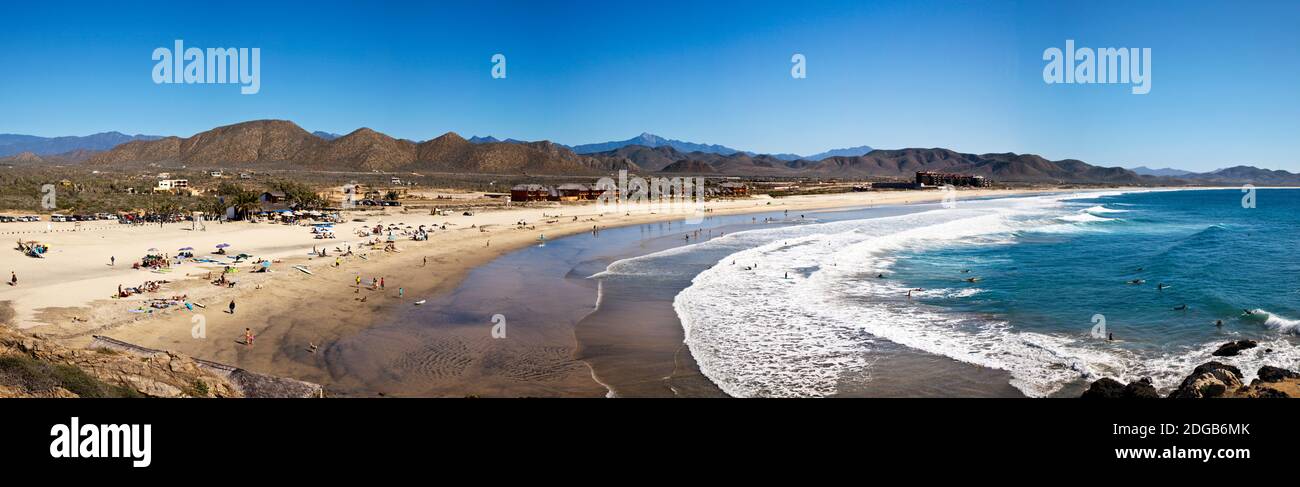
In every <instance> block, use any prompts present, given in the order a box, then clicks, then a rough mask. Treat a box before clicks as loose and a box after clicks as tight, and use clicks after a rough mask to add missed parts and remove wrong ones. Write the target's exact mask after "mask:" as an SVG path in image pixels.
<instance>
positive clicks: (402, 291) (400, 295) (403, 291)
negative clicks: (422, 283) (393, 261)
mask: <svg viewBox="0 0 1300 487" xmlns="http://www.w3.org/2000/svg"><path fill="white" fill-rule="evenodd" d="M404 297H406V288H404V287H399V288H397V299H402V298H404Z"/></svg>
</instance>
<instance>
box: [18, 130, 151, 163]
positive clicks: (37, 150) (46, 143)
mask: <svg viewBox="0 0 1300 487" xmlns="http://www.w3.org/2000/svg"><path fill="white" fill-rule="evenodd" d="M161 138H162V137H160V136H157V135H140V134H136V135H127V134H124V133H121V132H101V133H98V134H93V135H86V136H68V137H39V136H35V135H20V134H0V157H8V156H13V155H17V154H22V153H24V152H30V153H31V154H33V155H36V156H52V155H67V154H71V153H75V152H77V151H101V150H108V149H112V148H113V147H116V146H118V145H119V144H122V143H125V142H130V141H133V140H157V139H161Z"/></svg>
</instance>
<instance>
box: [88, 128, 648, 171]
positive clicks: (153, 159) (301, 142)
mask: <svg viewBox="0 0 1300 487" xmlns="http://www.w3.org/2000/svg"><path fill="white" fill-rule="evenodd" d="M621 162H622V161H613V160H604V159H597V158H593V157H587V156H580V155H577V154H574V153H573V152H572V151H570V150H568V149H566V148H564V147H562V146H559V145H557V144H553V143H551V142H545V141H543V142H527V143H519V144H508V143H483V144H474V143H471V142H469V141H468V140H465V139H463V138H461V137H460V136H459V135H456V134H455V133H453V132H448V133H446V134H443V135H441V136H438V137H436V138H433V139H429V140H426V141H424V142H419V143H416V142H412V141H409V140H403V139H395V138H393V137H389V136H387V135H384V134H382V133H379V132H376V131H374V130H371V129H368V128H361V129H357V130H355V131H353V132H352V133H349V134H347V135H343V136H340V137H338V138H334V139H329V140H327V139H324V138H321V137H319V136H316V135H313V134H311V133H308V132H307V131H306V130H303V129H302V127H299V126H298V125H296V124H294V123H293V122H289V121H285V120H256V121H251V122H243V123H237V124H234V125H227V126H224V127H217V128H215V129H212V130H208V131H204V132H200V133H197V134H194V135H193V136H190V137H186V138H181V137H164V138H161V139H158V140H152V141H132V142H127V143H125V144H122V145H119V146H117V147H115V148H113V149H112V150H109V151H106V152H101V153H98V154H95V155H93V156H91V157H90V159H89V160H88V161H86V163H87V164H91V165H128V164H139V163H154V164H165V163H176V164H185V165H190V166H207V167H218V166H220V167H274V168H295V169H321V170H347V171H406V170H423V171H447V172H473V173H509V174H515V173H550V174H565V173H574V174H583V173H596V172H605V171H609V170H617V169H633V170H636V169H638V168H636V167H633V166H628V165H624V164H621Z"/></svg>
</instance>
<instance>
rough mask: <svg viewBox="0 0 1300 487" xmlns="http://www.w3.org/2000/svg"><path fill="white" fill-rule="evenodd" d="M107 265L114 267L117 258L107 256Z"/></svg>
mask: <svg viewBox="0 0 1300 487" xmlns="http://www.w3.org/2000/svg"><path fill="white" fill-rule="evenodd" d="M108 265H110V266H115V265H117V257H115V256H112V255H110V256H108Z"/></svg>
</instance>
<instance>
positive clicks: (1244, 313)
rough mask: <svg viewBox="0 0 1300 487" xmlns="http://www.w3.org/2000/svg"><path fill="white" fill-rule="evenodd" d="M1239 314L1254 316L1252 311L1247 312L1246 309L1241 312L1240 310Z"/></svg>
mask: <svg viewBox="0 0 1300 487" xmlns="http://www.w3.org/2000/svg"><path fill="white" fill-rule="evenodd" d="M1241 314H1243V315H1246V316H1253V315H1254V314H1255V312H1254V311H1251V310H1248V309H1243V310H1241Z"/></svg>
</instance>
